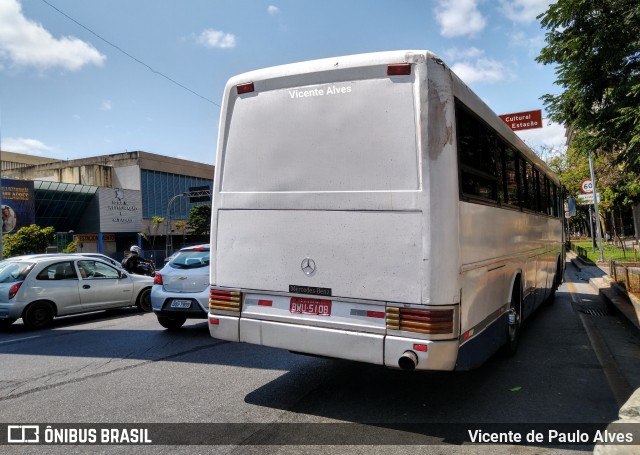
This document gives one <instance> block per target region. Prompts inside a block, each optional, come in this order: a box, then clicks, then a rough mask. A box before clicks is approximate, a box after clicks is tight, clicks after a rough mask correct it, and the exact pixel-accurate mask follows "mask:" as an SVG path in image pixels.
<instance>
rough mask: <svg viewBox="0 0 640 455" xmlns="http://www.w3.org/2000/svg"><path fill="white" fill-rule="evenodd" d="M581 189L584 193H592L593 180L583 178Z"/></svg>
mask: <svg viewBox="0 0 640 455" xmlns="http://www.w3.org/2000/svg"><path fill="white" fill-rule="evenodd" d="M580 191H582V194H592V193H593V180H592V179H583V180H582V182H580Z"/></svg>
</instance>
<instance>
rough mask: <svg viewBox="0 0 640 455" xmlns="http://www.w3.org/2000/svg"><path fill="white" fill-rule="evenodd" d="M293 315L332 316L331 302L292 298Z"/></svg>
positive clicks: (290, 306)
mask: <svg viewBox="0 0 640 455" xmlns="http://www.w3.org/2000/svg"><path fill="white" fill-rule="evenodd" d="M289 311H290V312H291V313H299V314H315V315H317V316H331V300H320V299H305V298H301V297H291V304H290V305H289Z"/></svg>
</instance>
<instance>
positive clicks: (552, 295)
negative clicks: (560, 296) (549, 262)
mask: <svg viewBox="0 0 640 455" xmlns="http://www.w3.org/2000/svg"><path fill="white" fill-rule="evenodd" d="M561 284H562V263H561V262H560V259H558V265H557V266H556V273H555V275H554V276H553V284H552V285H551V292H549V297H547V299H546V300H545V302H544V303H545V305H551V304H552V303H553V302H554V300H555V299H556V291H557V290H558V288H559V287H560V285H561Z"/></svg>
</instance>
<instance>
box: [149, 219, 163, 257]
mask: <svg viewBox="0 0 640 455" xmlns="http://www.w3.org/2000/svg"><path fill="white" fill-rule="evenodd" d="M164 220H165V219H164V217H161V216H157V215H155V216H152V217H151V223H152V228H153V236H152V237H151V251H153V250H154V249H155V244H156V237H157V236H158V231H159V230H160V226H161V225H162V223H164Z"/></svg>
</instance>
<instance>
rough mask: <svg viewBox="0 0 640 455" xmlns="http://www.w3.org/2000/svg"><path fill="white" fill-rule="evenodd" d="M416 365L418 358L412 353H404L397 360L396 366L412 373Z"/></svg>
mask: <svg viewBox="0 0 640 455" xmlns="http://www.w3.org/2000/svg"><path fill="white" fill-rule="evenodd" d="M416 365H418V356H417V355H416V353H415V352H413V351H405V352H404V354H402V357H400V359H399V360H398V366H399V367H400V369H401V370H404V371H413V370H415V369H416Z"/></svg>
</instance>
